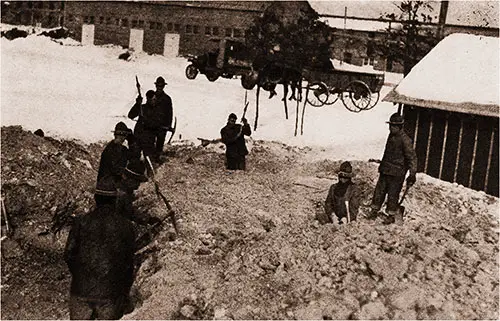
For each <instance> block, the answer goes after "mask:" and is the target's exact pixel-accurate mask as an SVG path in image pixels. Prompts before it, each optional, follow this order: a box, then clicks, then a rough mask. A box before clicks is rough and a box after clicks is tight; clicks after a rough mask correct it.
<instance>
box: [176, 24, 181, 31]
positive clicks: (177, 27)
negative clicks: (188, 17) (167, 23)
mask: <svg viewBox="0 0 500 321" xmlns="http://www.w3.org/2000/svg"><path fill="white" fill-rule="evenodd" d="M174 31H175V32H179V31H181V25H180V24H179V23H176V24H174Z"/></svg>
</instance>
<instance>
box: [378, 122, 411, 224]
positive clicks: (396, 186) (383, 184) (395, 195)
mask: <svg viewBox="0 0 500 321" xmlns="http://www.w3.org/2000/svg"><path fill="white" fill-rule="evenodd" d="M387 123H388V124H389V137H387V142H386V145H385V151H384V156H383V157H382V161H381V163H380V166H379V168H378V171H379V178H378V181H377V185H376V186H375V191H374V192H373V198H372V204H371V209H372V211H371V213H370V214H369V216H368V218H369V219H375V218H376V217H377V215H378V212H379V211H380V208H381V207H382V204H383V203H384V200H385V198H386V196H387V214H388V215H389V217H390V220H389V221H388V222H391V221H392V220H394V222H395V223H396V224H402V223H403V215H402V213H401V211H400V206H399V194H400V193H401V189H402V188H403V183H404V181H405V176H406V172H408V171H409V172H410V174H409V176H408V178H407V179H406V184H407V186H408V187H410V186H412V185H413V184H415V182H416V180H417V178H416V173H417V155H416V153H415V150H414V149H413V144H412V142H411V139H410V138H409V137H408V135H406V133H405V132H404V130H403V123H404V119H403V117H402V116H401V115H399V114H398V113H395V114H392V115H391V117H390V119H389V121H388V122H387Z"/></svg>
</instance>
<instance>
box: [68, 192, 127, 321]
mask: <svg viewBox="0 0 500 321" xmlns="http://www.w3.org/2000/svg"><path fill="white" fill-rule="evenodd" d="M104 197H107V196H104ZM114 201H115V199H114V197H111V198H110V201H109V202H108V204H99V205H98V206H97V208H96V209H95V210H93V211H92V212H90V213H89V214H87V215H84V216H81V217H79V218H77V219H76V220H75V221H74V223H73V226H72V228H71V231H70V233H69V236H68V240H67V243H66V248H65V251H64V259H65V261H66V263H67V264H68V268H69V270H70V272H71V275H72V279H71V289H70V318H71V319H80V320H90V319H119V318H121V317H122V316H123V313H124V309H125V303H126V302H127V299H128V295H129V291H130V288H131V286H132V283H133V280H134V264H133V259H134V252H135V233H134V228H133V226H132V223H131V222H130V221H129V220H127V219H126V218H124V217H122V216H121V215H119V214H118V213H117V212H116V211H115V205H114Z"/></svg>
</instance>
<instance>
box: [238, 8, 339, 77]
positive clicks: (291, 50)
mask: <svg viewBox="0 0 500 321" xmlns="http://www.w3.org/2000/svg"><path fill="white" fill-rule="evenodd" d="M318 18H319V15H318V13H317V12H316V11H314V10H313V9H312V8H311V7H310V5H309V3H308V2H307V1H276V2H273V4H271V5H270V6H269V7H268V9H267V10H266V11H265V12H264V14H263V15H262V16H261V17H259V18H257V19H256V21H255V23H254V25H253V26H252V27H251V28H250V29H249V30H247V32H246V44H247V46H248V47H249V48H254V50H256V53H255V55H256V57H269V55H270V54H271V55H273V56H274V59H279V60H281V61H282V62H284V63H286V64H288V65H291V66H293V67H295V68H297V69H302V68H304V67H313V66H314V65H315V64H320V63H321V62H323V61H326V60H328V62H329V59H330V45H331V43H332V41H333V39H332V36H331V29H330V27H329V26H328V25H326V24H325V23H323V22H321V21H319V20H318Z"/></svg>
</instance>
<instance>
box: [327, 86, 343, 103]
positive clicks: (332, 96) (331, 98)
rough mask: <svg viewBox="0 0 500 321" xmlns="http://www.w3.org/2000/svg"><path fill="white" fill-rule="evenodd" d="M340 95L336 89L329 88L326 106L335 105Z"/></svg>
mask: <svg viewBox="0 0 500 321" xmlns="http://www.w3.org/2000/svg"><path fill="white" fill-rule="evenodd" d="M339 95H340V93H339V92H338V90H337V88H335V87H328V98H327V99H326V101H325V105H333V104H335V102H336V101H337V100H338V99H339Z"/></svg>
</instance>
